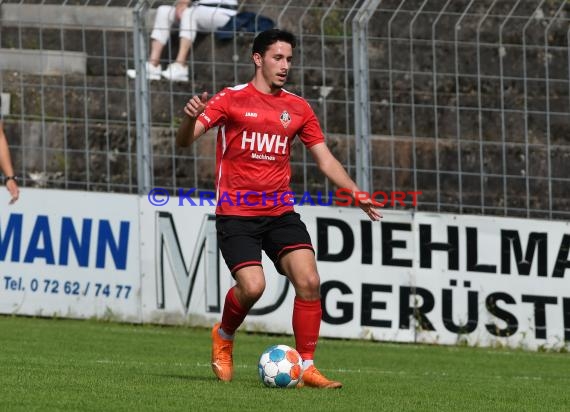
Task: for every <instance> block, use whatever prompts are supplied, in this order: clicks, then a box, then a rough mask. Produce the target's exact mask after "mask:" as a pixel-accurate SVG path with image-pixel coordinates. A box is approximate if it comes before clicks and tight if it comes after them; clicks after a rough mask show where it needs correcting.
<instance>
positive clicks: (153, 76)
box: [127, 62, 162, 80]
mask: <svg viewBox="0 0 570 412" xmlns="http://www.w3.org/2000/svg"><path fill="white" fill-rule="evenodd" d="M161 73H162V69H161V67H160V66H154V65H152V64H151V63H150V62H146V78H147V79H148V80H160V74H161ZM127 76H129V77H130V78H131V79H136V77H137V72H136V70H134V69H129V70H127Z"/></svg>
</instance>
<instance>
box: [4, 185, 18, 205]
mask: <svg viewBox="0 0 570 412" xmlns="http://www.w3.org/2000/svg"><path fill="white" fill-rule="evenodd" d="M6 189H8V192H10V196H11V197H12V198H11V199H10V204H11V205H13V204H14V203H16V201H17V200H18V198H19V197H20V189H19V188H18V183H16V181H15V180H14V179H10V180H8V181H7V182H6Z"/></svg>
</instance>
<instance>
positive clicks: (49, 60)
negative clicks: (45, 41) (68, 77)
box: [0, 49, 87, 75]
mask: <svg viewBox="0 0 570 412" xmlns="http://www.w3.org/2000/svg"><path fill="white" fill-rule="evenodd" d="M86 67H87V54H86V53H81V52H68V51H59V50H22V49H0V70H14V71H18V72H25V73H31V74H40V75H56V74H85V73H86Z"/></svg>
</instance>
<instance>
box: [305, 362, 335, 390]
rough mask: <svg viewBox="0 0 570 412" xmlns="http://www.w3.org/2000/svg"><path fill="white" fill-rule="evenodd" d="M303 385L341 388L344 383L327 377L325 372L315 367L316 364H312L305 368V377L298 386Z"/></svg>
mask: <svg viewBox="0 0 570 412" xmlns="http://www.w3.org/2000/svg"><path fill="white" fill-rule="evenodd" d="M303 386H309V387H311V388H322V389H339V388H342V383H340V382H337V381H331V380H329V379H327V378H325V377H324V376H323V374H322V373H321V372H319V370H318V369H317V368H315V365H311V366H309V367H308V368H307V369H305V371H304V372H303V378H302V380H301V382H299V384H298V385H297V387H298V388H302V387H303Z"/></svg>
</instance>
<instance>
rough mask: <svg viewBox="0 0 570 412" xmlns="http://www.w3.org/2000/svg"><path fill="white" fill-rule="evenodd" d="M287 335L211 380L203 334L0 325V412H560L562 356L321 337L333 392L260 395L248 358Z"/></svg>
mask: <svg viewBox="0 0 570 412" xmlns="http://www.w3.org/2000/svg"><path fill="white" fill-rule="evenodd" d="M277 343H284V344H288V345H293V338H292V337H290V336H268V335H260V334H249V333H245V332H241V333H238V335H237V338H236V346H235V351H234V363H235V367H236V369H235V373H234V375H235V378H234V381H233V382H231V383H222V382H218V381H216V380H215V378H214V376H213V374H212V372H211V370H210V365H209V357H210V336H209V330H206V329H199V328H187V327H160V326H149V325H143V326H140V325H126V324H117V323H107V322H98V321H73V320H58V319H37V318H25V317H12V316H3V317H0V411H208V410H211V411H226V410H232V411H242V410H243V411H252V410H253V411H267V412H272V411H291V410H299V411H309V412H313V411H321V410H322V411H357V410H358V411H360V410H366V411H383V410H385V411H401V410H417V411H426V410H430V411H431V410H433V411H466V410H472V411H533V410H537V411H538V410H539V411H549V412H550V411H564V410H566V411H567V410H570V355H568V354H565V353H540V352H539V353H536V352H524V351H520V350H508V349H482V348H466V347H443V346H428V345H407V344H388V343H380V342H370V341H348V340H330V339H321V340H320V342H319V346H318V350H317V358H316V363H317V365H318V366H319V367H320V369H321V370H322V371H323V372H324V373H325V374H326V375H329V376H330V377H331V378H334V379H338V380H340V381H342V382H343V384H344V387H343V388H342V389H341V390H315V389H311V388H303V389H289V390H282V389H269V388H265V387H264V386H263V385H262V383H261V382H260V380H259V378H258V375H257V359H258V357H259V355H260V354H261V352H262V351H263V350H264V349H265V348H266V347H267V346H269V345H272V344H277Z"/></svg>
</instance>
